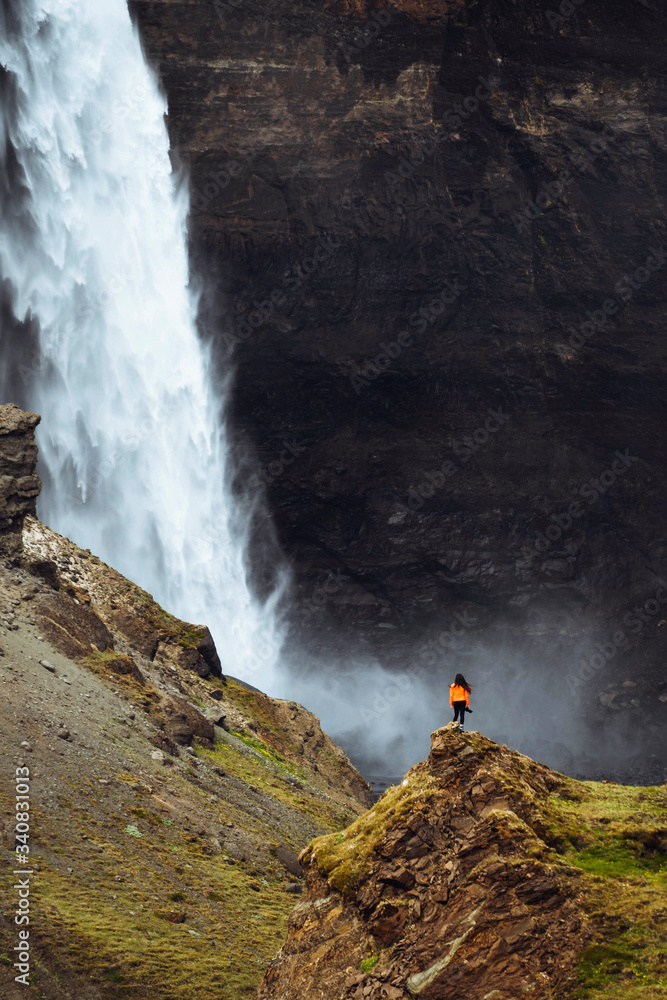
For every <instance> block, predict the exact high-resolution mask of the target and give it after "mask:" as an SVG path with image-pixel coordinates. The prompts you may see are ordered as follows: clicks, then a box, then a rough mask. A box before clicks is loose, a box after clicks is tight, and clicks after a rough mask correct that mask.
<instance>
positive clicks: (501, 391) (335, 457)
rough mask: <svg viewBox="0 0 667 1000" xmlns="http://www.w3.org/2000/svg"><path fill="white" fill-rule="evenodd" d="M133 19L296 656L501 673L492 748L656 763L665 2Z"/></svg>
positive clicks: (368, 703) (154, 13)
mask: <svg viewBox="0 0 667 1000" xmlns="http://www.w3.org/2000/svg"><path fill="white" fill-rule="evenodd" d="M566 6H567V5H566ZM570 7H571V10H570V9H569V8H570ZM131 8H132V10H133V12H134V14H135V17H136V19H137V22H138V24H139V27H140V29H141V33H142V37H143V39H144V43H145V45H146V48H147V51H148V54H149V56H150V58H152V59H153V60H155V62H156V65H157V67H158V69H159V72H160V75H161V79H162V81H163V85H164V87H165V90H166V92H167V95H168V100H169V129H170V134H171V137H172V142H173V144H174V147H175V155H176V156H177V158H179V159H180V160H181V161H182V162H184V163H185V164H187V167H188V169H189V171H190V174H191V188H192V197H193V202H192V206H193V207H192V212H191V219H190V225H191V242H192V253H193V259H194V261H195V262H196V267H197V269H198V270H200V271H201V272H202V273H205V274H207V275H211V276H212V277H213V279H214V280H215V281H217V283H218V288H219V292H220V296H221V302H222V304H220V301H217V300H216V299H215V297H214V296H213V295H211V296H210V297H209V301H208V307H209V311H208V314H207V315H208V324H209V329H210V331H211V336H212V337H213V340H214V343H215V345H216V348H217V350H218V353H219V356H220V357H221V358H225V357H229V356H230V355H232V356H233V357H234V359H235V362H236V363H237V365H238V370H237V375H236V382H235V392H234V400H233V423H234V428H235V430H236V432H237V434H239V435H241V438H242V441H243V442H244V444H242V445H239V447H240V448H243V449H245V448H246V446H247V443H248V442H249V443H250V445H251V448H252V450H253V451H254V454H255V456H256V461H255V466H254V468H253V469H251V472H252V473H254V475H255V480H254V481H255V482H256V483H259V484H260V485H262V486H263V488H264V489H265V491H266V496H267V500H268V504H269V507H270V510H271V513H272V516H273V518H274V520H275V522H276V525H277V528H278V531H279V533H280V539H281V542H282V544H283V546H284V549H285V551H286V553H287V554H288V557H289V560H290V562H291V564H292V567H293V572H294V579H295V586H294V601H293V606H292V609H291V612H290V620H291V625H292V634H291V648H292V649H293V650H294V655H293V661H294V671H293V672H294V677H295V678H297V682H303V683H306V682H307V673H308V671H307V669H304V666H303V661H304V656H303V652H302V650H303V649H304V647H305V648H306V649H307V650H309V653H310V656H309V657H307V658H306V659H307V660H308V661H309V662H313V663H317V664H319V666H318V668H317V669H318V670H323V671H325V672H328V673H329V674H332V675H335V673H336V671H337V670H338V671H339V667H337V666H332V664H335V663H340V662H341V661H342V660H343V659H344V658H345V656H346V655H349V654H351V653H353V654H355V655H356V658H357V661H358V662H359V663H363V662H364V659H366V660H367V661H368V662H371V661H373V660H379V662H380V663H381V664H382V665H383V666H384V667H389V668H390V669H391V670H401V669H405V668H406V666H407V665H411V666H409V667H408V669H412V668H413V667H414V668H415V669H417V668H419V669H420V670H421V671H422V673H423V676H424V677H425V678H426V681H425V683H426V687H427V688H428V687H429V686H432V685H433V684H434V683H435V684H436V686H437V684H438V678H439V677H440V672H441V671H442V670H443V669H446V670H447V671H449V669H451V665H452V661H455V663H456V666H457V667H458V666H463V667H464V669H465V670H466V672H470V673H473V672H474V673H476V674H477V675H478V677H479V679H480V680H481V681H482V682H483V686H484V687H485V689H486V690H489V691H490V690H491V689H493V698H494V700H495V704H496V705H498V706H502V711H501V712H499V713H494V718H493V721H492V723H491V724H492V727H493V729H492V733H493V735H495V736H496V737H497V738H500V739H505V738H507V735H508V733H509V732H513V733H514V735H515V737H516V736H517V735H520V736H521V738H522V739H523V738H525V739H526V740H528V742H526V749H527V750H528V751H529V752H531V753H540V754H543V755H544V754H546V755H547V756H548V758H549V759H550V760H551V761H552V762H553V763H555V764H557V765H558V766H561V767H565V768H567V769H570V770H572V769H573V768H575V769H576V767H577V762H576V760H575V761H573V760H571V759H570V758H569V757H568V754H567V752H566V751H564V750H563V749H562V748H561V749H558V747H557V746H556V744H557V743H558V734H557V730H558V729H559V728H560V729H561V730H562V728H563V725H568V726H569V722H568V719H569V717H570V716H571V715H572V714H574V715H576V720H574V721H573V724H572V726H571V727H570V729H569V730H568V733H567V738H566V739H565V741H564V742H565V743H566V744H568V745H569V746H570V747H571V748H572V750H573V751H574V755H575V758H576V759H577V760H578V761H579V762H581V761H582V760H585V761H587V763H585V765H584V767H583V768H581V769H582V770H586V769H588V772H589V773H592V771H591V769H593V770H594V769H595V767H596V766H597V767H607V768H608V767H609V766H611V762H612V760H616V761H618V758H619V756H620V757H622V758H623V760H627V761H634V762H635V763H633V764H631V765H629V766H631V767H639V768H640V770H641V768H642V767H644V768H646V767H653V766H654V765H653V764H650V763H648V758H649V756H650V754H652V753H656V752H657V750H656V742H657V740H656V737H657V733H658V732H659V728H660V726H662V725H664V721H665V707H664V702H661V701H660V700H659V698H660V696H661V694H662V693H664V689H663V688H661V683H662V681H663V679H664V677H663V672H662V666H661V664H662V662H663V658H664V635H665V629H664V628H663V627H662V620H663V618H664V608H665V605H664V599H665V597H666V595H667V591H665V589H664V584H663V582H662V581H664V579H665V578H666V576H667V574H666V573H665V565H664V560H665V548H664V544H663V537H664V530H665V529H664V526H665V521H664V518H665V505H664V494H665V482H664V467H665V433H664V398H665V394H664V376H665V359H664V339H663V337H662V329H663V326H664V304H663V303H664V280H665V273H666V272H665V269H664V265H665V255H664V244H663V239H664V204H663V202H664V191H665V180H666V178H667V169H666V168H667V162H666V155H665V142H666V136H665V108H666V106H667V97H666V93H665V48H664V38H665V36H666V34H667V24H666V21H665V13H664V11H663V10H662V8H661V7H660V6H659V5H658V4H655V3H650V2H647V3H638V2H637V3H625V2H611V0H607V2H597V3H594V2H590V3H583V4H570V5H569V7H568V10H569V13H561V12H560V11H559V9H557V8H554V9H553V10H551V9H550V8H549V5H548V4H543V3H541V2H537V0H523V2H521V3H518V2H509V0H502V2H501V0H485V2H479V3H465V4H464V3H460V4H446V3H433V4H421V5H413V4H408V3H400V4H399V3H390V4H387V5H385V6H382V5H375V4H368V5H366V4H361V3H359V4H323V3H320V2H305V0H303V2H299V3H297V4H292V3H287V2H281V0H278V2H275V3H272V4H271V5H270V7H266V5H263V4H260V3H258V2H255V0H243V2H242V3H236V4H215V3H209V2H206V0H194V2H189V3H183V2H169V3H166V2H160V0H151V2H141V0H133V2H132V4H131ZM657 592H658V593H659V596H658V597H656V593H657ZM660 598H662V602H661V601H660ZM461 621H462V622H463V627H462V626H461ZM619 633H623V635H622V637H620V638H619ZM614 636H616V637H617V639H618V642H615V641H614ZM357 672H358V673H360V672H361V671H357ZM498 672H500V673H501V674H502V684H500V685H497V686H494V675H497V674H498ZM626 680H631V681H632V682H633V683H635V684H636V685H637V690H636V691H635V696H636V697H638V698H639V700H640V701H641V705H642V712H643V718H644V721H645V722H646V721H648V728H647V727H646V726H645V725H642V726H638V724H637V723H638V714H637V710H636V705H631V704H630V699H626V701H625V702H624V700H623V698H622V697H620V695H619V694H618V692H619V690H620V685H622V684H623V683H624V682H625V681H626ZM516 682H518V683H520V684H522V685H523V684H529V685H530V686H531V687H532V688H533V689H534V693H535V699H536V703H537V706H538V707H537V711H538V712H539V713H543V707H544V711H546V706H548V705H549V704H550V703H552V702H553V699H554V697H555V698H556V700H557V701H558V702H559V703H562V704H559V708H558V711H557V714H558V724H557V725H556V726H555V727H553V728H554V731H553V732H550V733H547V734H545V739H546V740H547V741H548V742H549V745H550V749H547V750H545V749H544V748H541V747H540V746H539V745H538V744H536V743H535V740H534V739H532V737H530V729H531V726H532V722H528V723H527V722H526V721H525V720H524V719H522V718H521V716H520V715H519V714H518V713H516V712H515V711H514V707H513V704H512V702H511V700H508V698H507V696H506V691H507V690H508V689H511V687H512V685H513V684H514V683H516ZM386 686H387V679H386V678H385V680H384V681H383V682H381V684H380V691H382V690H384V689H385V688H386ZM366 687H367V688H368V685H367V686H366ZM413 687H414V685H413ZM375 688H376V686H375V685H374V686H373V687H371V689H370V692H369V691H368V690H366V691H365V693H362V694H361V695H360V696H359V698H358V699H357V700H358V701H359V702H360V703H361V704H362V705H363V706H364V707H365V709H366V710H367V712H371V711H372V710H373V703H374V690H375ZM421 695H422V689H421V687H419V685H417V686H416V687H415V695H414V698H415V699H421ZM601 698H602V700H600V699H601ZM610 699H611V700H610ZM325 700H326V699H322V704H321V705H319V706H318V707H319V710H320V711H321V712H322V713H325V712H326V707H325V704H324V702H325ZM343 712H344V709H343V708H341V711H340V712H339V713H338V715H335V714H332V716H331V717H330V722H329V725H330V728H331V726H332V725H333V726H334V728H335V729H336V731H337V732H342V731H343V730H344V728H345V725H346V724H347V725H348V726H349V728H353V726H352V723H351V722H350V720H348V722H347V723H346V724H344V723H343V722H342V721H341V720H340V718H339V717H338V716H340V714H341V713H343ZM416 712H417V709H415V713H416ZM500 716H504V717H505V718H506V719H507V720H508V721H509V720H511V721H510V725H509V726H507V725H505V724H504V723H503V721H502V718H501V717H500ZM647 717H648V719H647ZM375 719H376V722H377V723H378V725H379V726H380V727H381V726H382V725H383V722H386V717H384V716H383V717H381V716H378V715H377V714H376V716H375ZM430 722H431V725H432V726H434V725H437V718H433V719H431V720H430ZM398 724H399V720H398V719H397V718H396V717H395V715H392V725H393V726H394V728H396V726H397V725H398ZM355 725H356V726H357V728H358V729H361V728H363V725H364V724H363V721H362V720H361V719H358V720H357V722H356V723H355ZM529 737H530V739H529ZM531 739H532V742H531V741H530V740H531ZM383 745H384V746H385V747H386V745H387V744H386V741H385V743H384V744H383ZM605 747H613V749H612V750H611V752H610V753H609V752H607V750H605ZM424 751H425V747H423V746H422V745H421V744H420V747H419V749H418V751H415V750H414V748H413V750H412V751H409V750H408V751H406V754H407V757H406V754H403V756H402V757H401V755H400V753H399V754H398V756H399V757H400V759H401V761H402V763H404V764H405V766H407V763H409V759H410V753H411V752H412V754H413V755H412V758H411V759H412V760H414V759H416V758H417V757H418V756H421V755H422V754H423V753H424ZM637 755H638V756H637ZM362 757H363V760H364V762H365V764H366V766H367V767H371V768H375V767H377V766H379V763H378V762H377V761H374V760H373V759H372V753H367V752H365V751H364V753H363V754H362ZM360 759H361V758H360ZM640 760H642V761H643V762H644V763H643V764H640V763H638V762H639V761H640ZM656 766H657V765H656ZM660 767H664V761H663V762H662V763H661V764H660V765H659V766H657V768H658V769H657V770H656V771H655V772H654V773H655V775H658V774H661V773H662V772H661V770H660Z"/></svg>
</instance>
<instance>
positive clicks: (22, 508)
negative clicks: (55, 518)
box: [0, 404, 41, 563]
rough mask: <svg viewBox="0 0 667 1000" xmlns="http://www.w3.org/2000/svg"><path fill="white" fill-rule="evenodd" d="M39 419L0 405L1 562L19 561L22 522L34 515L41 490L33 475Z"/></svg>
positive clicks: (14, 407) (16, 409)
mask: <svg viewBox="0 0 667 1000" xmlns="http://www.w3.org/2000/svg"><path fill="white" fill-rule="evenodd" d="M40 419H41V418H40V417H38V416H37V414H36V413H25V412H24V411H23V410H20V409H19V408H18V406H13V405H12V404H8V405H4V406H0V561H3V562H5V563H17V562H19V561H20V559H21V556H22V553H23V541H22V533H23V522H24V520H25V517H26V515H28V514H33V515H34V513H35V504H36V502H37V497H38V496H39V491H40V489H41V483H40V481H39V478H38V476H37V475H36V474H35V469H36V467H37V446H36V444H35V428H36V427H37V425H38V424H39V421H40Z"/></svg>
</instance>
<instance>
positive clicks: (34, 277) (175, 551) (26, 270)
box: [0, 0, 281, 688]
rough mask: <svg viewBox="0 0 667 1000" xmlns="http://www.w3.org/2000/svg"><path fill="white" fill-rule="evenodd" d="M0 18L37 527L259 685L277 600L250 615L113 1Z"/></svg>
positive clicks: (123, 15)
mask: <svg viewBox="0 0 667 1000" xmlns="http://www.w3.org/2000/svg"><path fill="white" fill-rule="evenodd" d="M0 18H1V19H2V23H0V28H2V33H1V35H0V65H2V67H4V70H5V71H6V74H7V75H6V76H5V78H4V80H5V82H6V83H7V84H8V86H7V87H6V91H7V93H6V98H7V99H6V102H5V107H4V109H3V112H2V116H1V118H0V122H1V124H0V157H4V158H5V160H6V151H7V149H9V148H11V149H13V153H14V155H15V157H16V161H17V162H18V165H19V167H20V171H22V175H23V176H22V178H21V180H20V182H19V183H20V187H21V190H20V192H17V193H16V197H15V199H14V202H13V208H12V210H10V211H8V212H6V213H5V214H4V215H3V218H2V219H1V220H0V278H1V279H3V280H5V281H8V282H9V283H10V287H11V289H12V300H13V311H14V313H15V316H16V318H17V319H18V320H19V321H23V320H24V319H26V317H28V318H31V319H32V320H34V321H36V322H37V324H38V337H39V345H38V346H39V355H38V358H37V359H36V363H35V364H34V365H33V366H32V367H31V368H30V369H29V370H27V371H26V368H25V366H23V368H22V370H21V371H20V372H19V371H17V372H12V373H11V375H12V377H13V378H14V379H15V380H19V379H21V380H22V382H24V383H26V386H25V391H26V393H27V400H28V403H29V405H31V407H32V408H33V409H35V410H36V411H37V412H40V413H41V414H42V416H43V422H42V426H41V428H40V429H39V437H38V443H39V446H40V451H41V459H42V463H43V467H46V470H47V472H48V475H47V476H45V480H46V481H45V486H44V491H43V495H42V498H41V507H40V515H41V517H42V519H43V520H44V521H45V522H46V523H47V524H49V525H50V526H51V527H53V528H55V529H56V530H57V531H59V532H61V533H62V534H65V535H67V536H69V537H71V538H72V539H74V540H75V541H77V542H78V543H79V544H80V545H84V546H86V547H89V548H90V549H91V550H92V551H93V552H95V553H96V554H97V555H99V556H100V557H101V558H103V559H104V560H105V561H107V562H108V563H110V564H111V565H113V566H114V567H116V568H117V569H119V570H120V571H122V572H123V573H124V574H125V575H127V576H128V577H130V578H131V579H133V580H134V581H136V582H137V583H139V584H140V585H141V586H142V587H144V588H145V589H146V590H149V591H150V592H151V593H153V594H154V595H155V597H156V599H157V600H159V601H160V602H161V603H162V604H163V605H164V606H165V607H166V608H167V609H168V610H170V611H172V612H173V613H175V614H177V615H179V616H180V617H182V618H185V619H187V620H189V621H195V622H205V623H206V624H208V625H209V626H210V627H211V630H212V632H213V635H214V637H215V639H216V640H217V643H218V649H219V652H220V656H221V659H222V661H223V667H224V669H226V670H227V671H228V672H230V673H233V674H236V675H237V676H241V677H254V678H255V679H256V681H257V680H259V681H260V682H261V685H262V686H264V687H269V688H270V687H271V678H272V671H273V668H274V665H275V663H276V660H277V657H278V654H279V650H280V646H281V636H280V628H279V625H278V624H277V618H276V603H277V601H278V599H279V591H278V590H276V591H275V592H274V594H273V596H272V597H270V598H269V599H268V600H267V601H265V602H264V603H263V604H261V603H259V602H258V601H257V600H256V599H255V598H254V597H253V594H252V593H251V590H250V587H249V585H248V582H247V566H246V559H245V552H246V545H245V543H246V536H247V526H248V514H247V512H246V513H245V514H244V513H243V512H242V511H241V510H239V509H238V508H237V507H235V506H234V503H233V501H232V499H231V497H230V493H229V488H228V472H229V470H228V468H227V443H226V440H225V433H224V428H223V420H222V402H223V401H222V400H221V399H220V398H216V393H214V391H213V388H212V385H211V374H210V372H211V364H210V357H209V354H208V351H207V349H206V348H205V347H204V345H203V344H202V342H201V340H200V339H199V337H198V335H197V331H196V323H195V319H196V311H197V301H196V296H194V295H193V293H192V291H191V289H190V287H189V277H188V261H187V251H186V221H187V213H188V197H187V191H186V190H184V189H183V187H182V186H181V187H180V188H179V187H178V186H177V185H176V184H175V181H174V177H173V175H172V171H171V165H170V159H169V140H168V136H167V130H166V127H165V123H164V115H165V113H166V106H165V101H164V99H163V97H162V96H161V94H160V92H159V89H158V87H157V84H156V81H155V79H154V76H153V74H152V72H151V71H150V69H149V68H148V67H147V65H146V62H145V59H144V56H143V52H142V49H141V45H140V41H139V39H138V37H137V33H136V31H135V30H134V28H133V26H132V24H131V21H130V17H129V14H128V10H127V6H126V2H125V0H0ZM2 165H3V166H4V167H6V166H7V163H6V162H3V164H2ZM2 338H3V343H2V345H1V346H0V357H2V358H4V359H5V360H4V362H3V363H4V364H5V365H6V364H7V363H8V361H7V357H8V352H7V351H6V350H5V348H6V347H8V346H9V345H8V344H7V339H8V335H7V334H6V333H5V331H3V332H2Z"/></svg>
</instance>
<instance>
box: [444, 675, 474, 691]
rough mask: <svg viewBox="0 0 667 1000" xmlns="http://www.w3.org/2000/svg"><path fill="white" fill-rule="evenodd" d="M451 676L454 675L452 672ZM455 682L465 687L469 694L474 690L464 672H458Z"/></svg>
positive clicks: (458, 685)
mask: <svg viewBox="0 0 667 1000" xmlns="http://www.w3.org/2000/svg"><path fill="white" fill-rule="evenodd" d="M449 676H450V677H451V676H452V675H451V674H450V675H449ZM454 683H455V684H456V686H457V687H462V688H464V689H465V690H466V691H467V692H468V694H470V692H471V691H472V687H471V686H470V684H468V682H467V680H466V679H465V677H464V676H463V674H457V675H456V677H455V678H454Z"/></svg>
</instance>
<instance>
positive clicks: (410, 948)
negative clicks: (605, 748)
mask: <svg viewBox="0 0 667 1000" xmlns="http://www.w3.org/2000/svg"><path fill="white" fill-rule="evenodd" d="M431 740H432V744H431V753H430V756H429V758H428V760H427V761H425V762H424V763H422V764H419V765H417V766H416V767H414V768H412V769H411V770H410V771H409V772H408V774H407V775H406V777H405V779H404V780H403V782H402V783H401V784H400V785H398V786H396V787H393V788H390V789H389V790H388V791H387V792H386V793H385V795H384V796H383V797H382V798H381V799H380V801H379V802H378V803H377V804H376V805H375V806H374V807H373V808H372V809H371V810H370V811H369V812H367V813H366V814H365V815H364V816H362V817H360V818H359V819H357V820H356V821H355V822H354V823H353V824H352V825H351V826H350V827H348V829H347V830H345V831H343V832H342V833H338V834H333V835H329V836H324V837H320V838H318V839H316V840H314V841H313V843H312V844H310V845H309V847H308V848H307V849H306V850H305V851H304V852H303V854H302V855H301V861H302V863H303V864H304V865H306V866H307V868H308V874H307V877H306V884H307V894H306V895H305V897H304V898H303V900H302V901H301V902H299V904H298V905H297V907H296V908H295V910H294V911H293V913H292V916H291V918H290V922H289V929H288V934H287V939H286V941H285V944H284V946H283V948H282V949H281V951H280V953H279V954H278V956H277V957H276V959H275V960H274V961H273V963H272V964H271V966H270V967H269V969H268V971H267V973H266V975H265V978H264V981H263V983H262V986H261V988H260V991H259V997H260V998H261V1000H297V998H298V1000H311V998H313V1000H314V998H315V997H317V998H320V997H327V998H328V1000H375V998H378V1000H379V998H385V997H386V998H389V1000H411V998H415V997H420V998H423V1000H464V998H465V1000H517V998H519V997H523V996H530V997H531V998H533V1000H553V998H555V997H565V996H577V997H582V998H583V997H587V998H591V1000H592V998H596V1000H598V998H599V1000H601V998H603V997H604V998H605V1000H608V998H611V997H616V996H619V997H620V996H624V997H629V996H632V997H634V996H637V997H639V996H642V997H648V996H649V995H650V996H651V997H658V996H664V995H665V992H663V991H664V989H665V986H667V979H666V978H665V972H666V971H667V963H666V962H665V955H666V952H665V945H666V943H667V921H666V920H665V911H664V907H663V906H662V904H661V900H662V903H664V892H665V881H666V880H665V871H664V861H665V850H666V849H667V808H666V807H667V789H665V788H664V786H663V787H661V788H654V789H637V788H629V787H623V786H620V785H616V784H613V783H601V784H596V783H594V782H577V781H573V780H571V779H569V778H566V777H564V776H563V775H560V774H557V773H556V772H554V771H551V770H550V769H549V768H547V767H545V766H543V765H541V764H537V763H535V762H534V761H532V760H530V759H529V758H527V757H525V756H523V755H522V754H519V753H516V752H515V751H512V750H509V749H508V748H507V747H506V746H499V745H497V744H495V743H493V742H492V741H491V740H489V739H487V738H486V737H484V736H481V735H480V734H479V733H475V732H472V733H462V732H460V731H459V730H458V729H457V728H455V727H453V725H452V724H450V725H449V726H447V727H446V728H444V729H439V730H437V731H436V732H435V733H433V734H432V737H431ZM635 989H636V990H637V992H635ZM642 991H647V992H642Z"/></svg>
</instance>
